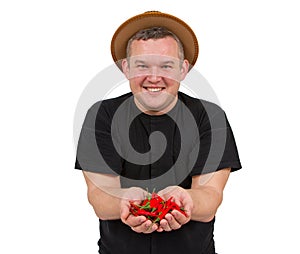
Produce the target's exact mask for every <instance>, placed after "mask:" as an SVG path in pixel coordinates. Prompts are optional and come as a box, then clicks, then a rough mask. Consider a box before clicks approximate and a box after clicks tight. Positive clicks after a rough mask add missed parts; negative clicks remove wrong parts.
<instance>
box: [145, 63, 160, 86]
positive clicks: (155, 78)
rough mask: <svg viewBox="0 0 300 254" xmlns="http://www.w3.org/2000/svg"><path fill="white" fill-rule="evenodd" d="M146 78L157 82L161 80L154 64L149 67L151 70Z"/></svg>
mask: <svg viewBox="0 0 300 254" xmlns="http://www.w3.org/2000/svg"><path fill="white" fill-rule="evenodd" d="M147 80H148V81H149V82H151V83H157V82H159V81H160V80H161V76H160V74H159V71H158V69H157V67H156V66H154V67H152V68H151V72H150V73H149V74H148V75H147Z"/></svg>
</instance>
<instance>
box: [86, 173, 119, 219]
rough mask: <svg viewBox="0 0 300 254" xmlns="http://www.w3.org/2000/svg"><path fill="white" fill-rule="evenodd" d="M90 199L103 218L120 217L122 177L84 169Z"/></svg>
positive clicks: (99, 216) (99, 215) (97, 213)
mask: <svg viewBox="0 0 300 254" xmlns="http://www.w3.org/2000/svg"><path fill="white" fill-rule="evenodd" d="M83 175H84V179H85V181H86V184H87V195H88V201H89V203H90V204H91V205H92V207H93V208H94V211H95V213H96V215H97V217H98V218H100V219H101V220H113V219H120V198H119V197H120V195H121V189H120V177H119V176H111V175H104V174H96V173H91V172H86V171H83ZM114 194H115V195H114Z"/></svg>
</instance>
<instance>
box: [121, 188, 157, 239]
mask: <svg viewBox="0 0 300 254" xmlns="http://www.w3.org/2000/svg"><path fill="white" fill-rule="evenodd" d="M146 196H147V192H146V191H145V190H143V189H142V188H138V187H132V188H129V189H127V190H126V191H125V192H124V195H123V197H122V199H121V201H120V217H121V220H122V222H123V223H124V224H126V225H128V226H129V227H130V228H131V229H132V230H133V231H135V232H137V233H145V234H148V233H152V232H153V231H156V230H157V229H158V225H157V224H155V223H152V222H151V221H150V220H149V219H147V218H146V217H145V216H134V215H132V214H131V213H130V206H131V202H134V203H136V204H140V203H141V201H142V200H143V199H145V197H146Z"/></svg>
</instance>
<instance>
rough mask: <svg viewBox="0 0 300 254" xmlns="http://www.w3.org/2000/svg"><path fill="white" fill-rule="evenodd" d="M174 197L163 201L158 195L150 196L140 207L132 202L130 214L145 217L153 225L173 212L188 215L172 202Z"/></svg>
mask: <svg viewBox="0 0 300 254" xmlns="http://www.w3.org/2000/svg"><path fill="white" fill-rule="evenodd" d="M172 198H173V197H170V198H169V199H168V200H167V201H165V200H163V199H162V198H161V197H160V196H159V195H158V194H156V193H154V192H153V193H152V194H149V195H148V197H147V198H146V199H144V200H143V201H142V202H141V203H140V204H139V205H137V204H135V203H134V202H133V201H131V202H130V205H131V206H130V212H131V213H132V214H133V215H134V216H139V215H143V216H145V217H146V218H148V219H149V220H151V221H152V222H153V223H156V222H159V221H160V220H161V219H163V218H164V217H165V215H166V214H167V213H169V212H171V211H173V210H177V211H179V212H181V213H182V214H184V215H185V216H187V215H186V213H185V211H184V209H183V208H181V207H179V206H178V205H177V204H176V203H175V202H173V201H172Z"/></svg>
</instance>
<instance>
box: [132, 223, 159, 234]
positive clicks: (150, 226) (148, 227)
mask: <svg viewBox="0 0 300 254" xmlns="http://www.w3.org/2000/svg"><path fill="white" fill-rule="evenodd" d="M157 228H158V226H157V225H156V224H155V223H153V222H151V221H150V220H147V221H145V222H144V223H142V224H141V225H138V226H135V227H131V229H132V230H133V231H135V232H137V233H144V234H149V233H152V232H153V231H155V230H157Z"/></svg>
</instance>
